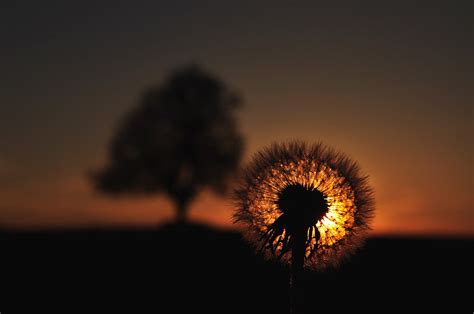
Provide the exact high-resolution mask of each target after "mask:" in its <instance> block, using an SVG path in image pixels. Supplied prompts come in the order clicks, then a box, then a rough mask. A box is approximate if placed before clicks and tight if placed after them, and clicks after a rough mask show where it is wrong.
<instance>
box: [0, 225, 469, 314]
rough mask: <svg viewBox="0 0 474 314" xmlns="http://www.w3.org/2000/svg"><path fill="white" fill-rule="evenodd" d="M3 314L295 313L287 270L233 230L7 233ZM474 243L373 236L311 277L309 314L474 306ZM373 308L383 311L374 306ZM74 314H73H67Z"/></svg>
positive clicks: (2, 237) (3, 237)
mask: <svg viewBox="0 0 474 314" xmlns="http://www.w3.org/2000/svg"><path fill="white" fill-rule="evenodd" d="M0 248H1V260H0V263H1V274H0V275H1V277H0V278H1V285H2V291H4V292H3V293H2V294H3V296H2V298H1V299H0V300H1V301H2V302H0V303H1V304H2V305H3V306H6V307H8V308H11V309H13V310H19V309H21V308H22V307H24V306H28V307H31V306H32V305H33V306H34V307H35V308H37V309H40V308H45V307H47V308H50V307H51V306H53V307H58V306H62V305H61V304H68V306H69V307H70V308H76V306H80V307H84V306H86V307H91V310H90V311H91V312H94V310H92V309H93V308H95V306H96V305H97V302H98V303H100V304H102V305H104V304H105V305H107V306H111V307H117V306H122V305H124V304H127V305H132V306H134V307H135V308H136V309H135V310H134V313H140V312H143V311H141V310H140V309H145V308H147V309H149V310H154V311H155V312H158V313H179V312H183V313H206V312H209V311H219V312H221V313H229V312H240V313H256V312H260V313H288V272H287V269H286V268H285V267H283V266H280V265H278V264H275V263H272V262H268V261H264V260H262V259H261V258H260V257H258V256H255V255H254V253H253V251H252V250H251V248H249V247H248V246H247V244H246V243H245V242H244V241H242V239H241V236H240V235H239V234H238V233H235V232H227V231H218V230H214V229H210V228H208V227H205V226H201V225H193V224H174V225H165V226H163V227H161V228H159V229H155V230H153V229H148V230H116V229H111V230H82V231H64V232H61V231H55V232H27V233H22V232H0ZM473 248H474V241H473V239H441V238H440V239H432V238H418V239H417V238H403V237H401V238H371V239H369V240H368V242H367V245H366V246H365V247H364V248H363V249H362V250H361V251H360V252H359V254H357V256H355V257H354V258H352V259H351V261H350V263H346V264H344V265H343V266H342V267H341V268H340V269H338V270H336V271H329V272H326V273H324V274H321V273H319V274H318V273H312V274H308V276H307V278H306V280H305V283H304V285H305V293H306V302H305V304H306V307H307V310H308V313H313V312H314V313H317V312H320V310H321V309H322V308H326V307H330V308H333V309H334V310H336V312H339V311H341V310H343V309H344V308H352V309H354V308H360V309H363V310H364V309H370V308H373V309H378V310H382V309H380V308H379V307H380V306H379V305H378V304H383V307H384V308H385V309H391V308H393V307H395V308H396V307H398V308H400V307H403V308H405V309H409V308H411V305H410V303H412V302H413V303H414V304H415V305H416V306H418V307H420V308H422V309H425V310H426V309H427V308H433V307H438V306H450V307H454V308H457V307H464V308H467V309H472V308H473V305H474V304H473V299H472V282H473V280H472V279H473V276H472V271H471V268H472V265H473V258H472V256H471V253H472V252H473ZM375 300H376V301H377V303H375ZM66 312H67V311H66Z"/></svg>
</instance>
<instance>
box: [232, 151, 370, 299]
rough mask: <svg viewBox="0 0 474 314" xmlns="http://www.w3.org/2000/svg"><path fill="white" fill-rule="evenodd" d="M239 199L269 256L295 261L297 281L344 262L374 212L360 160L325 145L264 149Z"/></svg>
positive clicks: (254, 238) (255, 240)
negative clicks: (308, 273)
mask: <svg viewBox="0 0 474 314" xmlns="http://www.w3.org/2000/svg"><path fill="white" fill-rule="evenodd" d="M235 199H236V201H237V206H238V210H237V212H236V213H235V215H234V217H235V220H236V221H240V222H243V223H244V224H245V225H246V227H247V229H246V230H247V231H246V233H245V236H246V238H247V239H248V240H249V241H250V242H251V243H252V244H253V245H254V246H255V248H256V249H257V250H258V251H259V252H262V253H263V254H264V255H265V256H266V257H268V258H276V259H278V260H280V261H282V262H283V263H289V264H290V265H291V268H290V271H291V281H292V282H293V285H292V286H295V284H296V282H295V281H297V280H298V278H297V277H298V276H299V275H298V274H299V273H301V271H302V269H303V268H306V269H313V270H314V269H316V270H322V269H324V268H327V267H329V266H337V265H338V264H339V263H340V262H341V261H342V260H344V258H345V257H347V256H349V255H351V254H352V253H353V252H354V251H355V250H356V249H357V248H358V247H359V246H360V245H361V244H362V242H363V239H364V238H365V236H366V234H367V231H368V229H369V223H370V221H371V218H372V217H373V210H374V200H373V192H372V189H371V188H370V186H369V185H368V182H367V177H366V176H361V175H360V174H359V166H358V165H357V163H356V162H354V161H352V160H351V159H349V158H348V157H347V156H345V155H344V154H342V153H339V152H336V151H335V150H333V149H331V148H329V147H327V146H325V145H323V144H321V143H319V144H314V145H307V144H305V143H302V142H291V143H285V144H273V145H272V146H271V147H269V148H267V149H265V150H263V151H261V152H259V153H258V154H257V155H256V156H255V158H254V159H253V160H252V161H251V162H250V164H249V165H248V166H247V168H246V169H245V170H244V172H243V178H242V182H241V185H240V187H238V188H237V190H236V191H235ZM293 298H294V297H293ZM293 302H298V301H297V300H296V301H295V300H293Z"/></svg>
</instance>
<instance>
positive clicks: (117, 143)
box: [93, 65, 243, 221]
mask: <svg viewBox="0 0 474 314" xmlns="http://www.w3.org/2000/svg"><path fill="white" fill-rule="evenodd" d="M239 104H240V98H239V97H238V95H237V94H235V93H234V92H232V91H231V90H229V89H228V87H227V86H226V85H225V84H224V83H223V82H222V81H221V80H220V79H218V78H217V77H215V76H213V75H211V74H209V73H206V72H205V71H203V70H202V69H201V68H199V67H198V66H196V65H191V66H186V67H183V68H179V69H177V70H176V71H174V72H173V73H171V75H170V76H169V77H168V79H167V81H166V82H165V83H164V84H163V85H162V86H155V87H152V88H150V89H149V90H148V91H146V92H145V93H144V95H143V97H142V99H141V102H140V104H139V106H138V107H137V108H135V109H133V110H132V111H131V112H130V113H129V114H128V115H127V116H126V117H125V118H124V119H123V121H122V122H121V124H120V126H119V128H118V132H117V133H116V135H115V137H114V138H113V140H112V142H111V144H110V147H109V151H108V157H109V158H108V163H107V165H106V166H105V167H104V168H103V169H101V170H99V171H97V172H96V173H94V174H93V178H94V183H95V186H96V188H97V189H98V190H99V191H102V192H105V193H108V194H113V195H118V194H153V193H160V192H163V193H166V194H167V195H168V196H169V197H170V198H171V199H172V200H173V201H174V203H175V205H176V209H177V217H178V220H179V221H183V220H184V219H185V217H186V212H187V209H188V206H189V204H190V202H191V200H192V199H193V198H194V197H195V196H196V194H197V193H198V192H199V190H200V189H201V188H204V187H208V188H211V189H212V190H214V191H216V192H218V193H223V192H225V191H226V190H227V189H226V187H227V184H226V183H227V179H228V178H229V176H230V175H232V174H233V173H234V171H236V170H237V167H238V164H239V161H240V157H241V153H242V147H243V139H242V136H241V135H240V133H239V132H238V129H237V125H236V121H235V117H234V114H235V109H236V108H237V107H238V105H239Z"/></svg>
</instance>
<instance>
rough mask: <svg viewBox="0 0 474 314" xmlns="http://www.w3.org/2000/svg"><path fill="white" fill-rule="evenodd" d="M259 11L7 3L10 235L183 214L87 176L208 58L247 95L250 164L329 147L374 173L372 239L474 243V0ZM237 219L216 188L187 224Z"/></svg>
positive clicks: (1, 196)
mask: <svg viewBox="0 0 474 314" xmlns="http://www.w3.org/2000/svg"><path fill="white" fill-rule="evenodd" d="M256 2H258V1H249V2H244V1H213V2H210V1H149V2H148V4H146V5H144V4H139V3H138V2H135V1H129V2H125V1H113V2H112V1H111V2H109V3H108V4H105V1H104V2H102V3H100V4H99V3H95V2H90V3H86V2H84V1H75V2H74V3H75V4H73V2H72V1H71V2H63V1H22V2H10V3H9V4H2V9H1V10H0V19H1V20H2V27H1V28H0V38H1V42H2V43H1V46H2V48H1V58H0V66H1V71H0V77H1V82H2V88H1V93H0V117H1V123H0V227H3V228H32V227H35V228H47V227H64V226H67V227H79V226H101V225H107V226H114V225H130V226H136V225H154V224H157V223H160V222H162V221H164V220H166V219H170V218H172V217H173V214H174V212H173V208H172V204H171V203H170V202H169V200H167V199H166V197H165V196H158V197H156V198H145V199H140V198H120V199H111V198H108V197H105V196H102V195H98V194H97V193H95V192H94V191H93V190H92V187H91V185H90V182H89V181H88V179H87V177H86V174H87V172H88V171H90V170H91V169H94V168H97V166H98V165H101V164H102V163H103V162H104V161H105V157H106V155H105V153H106V146H107V144H108V142H109V140H110V138H111V136H112V134H113V133H114V130H115V127H116V123H117V121H118V119H120V118H121V117H122V116H123V114H124V113H125V112H126V111H128V110H129V109H130V108H132V107H133V106H135V105H136V104H137V101H138V98H139V95H140V94H141V92H142V91H143V90H144V89H145V88H147V87H149V86H151V85H153V84H160V83H161V82H162V81H163V79H164V78H165V76H166V75H167V73H168V72H169V71H170V70H172V69H173V68H175V67H176V66H180V65H183V64H187V63H189V62H197V63H199V64H201V65H202V66H203V67H205V68H206V69H207V70H208V71H210V72H212V73H215V74H216V75H218V76H219V77H221V78H222V79H223V80H225V81H226V82H227V83H228V84H229V85H230V86H232V87H234V88H235V89H236V90H238V91H239V92H240V93H241V94H242V96H243V97H244V100H245V106H244V107H243V108H242V110H241V111H240V113H239V119H240V126H241V129H242V131H243V133H244V134H245V137H246V151H245V158H244V159H245V160H248V159H249V158H250V157H251V156H252V154H253V153H255V152H256V151H257V150H258V149H260V148H262V147H264V146H266V145H268V144H270V143H271V142H273V141H282V140H291V139H303V140H306V141H309V142H312V141H323V142H325V143H327V144H329V145H331V146H334V147H336V148H338V149H339V150H342V151H344V152H346V153H347V154H348V155H350V156H351V157H353V158H354V159H356V160H358V161H359V163H360V165H361V167H362V169H363V171H364V172H365V173H367V174H369V175H370V182H371V184H372V185H373V186H374V188H375V190H376V194H375V197H376V202H377V213H376V219H375V221H374V232H375V233H380V234H391V233H397V234H400V233H401V234H412V233H417V234H419V233H421V234H438V233H441V234H470V235H472V234H474V215H473V203H474V202H473V201H474V198H473V193H472V192H473V178H474V170H473V147H474V146H473V141H472V135H473V134H474V132H473V131H474V130H473V126H472V120H473V117H474V116H473V110H472V107H473V96H474V95H473V73H474V67H473V65H474V62H473V56H474V40H473V35H474V34H473V28H474V27H473V22H472V21H473V15H474V8H473V3H472V1H423V2H421V1H347V2H345V3H344V4H342V3H339V4H340V5H339V6H336V5H334V6H330V7H328V6H327V5H328V3H331V2H327V1H326V2H321V3H324V5H319V4H317V3H318V2H317V1H308V2H298V5H296V4H295V3H294V2H290V1H286V2H278V1H268V2H263V1H262V2H258V3H256ZM245 160H244V161H245ZM232 212H233V208H232V203H231V202H229V201H226V200H223V199H218V198H217V197H215V196H213V195H212V194H210V193H208V192H204V193H203V194H202V195H201V196H200V197H199V198H198V199H197V200H196V201H195V202H194V203H193V206H192V208H191V211H190V215H191V218H193V219H194V220H196V221H202V222H205V223H211V224H213V225H217V226H222V227H232V218H231V217H232Z"/></svg>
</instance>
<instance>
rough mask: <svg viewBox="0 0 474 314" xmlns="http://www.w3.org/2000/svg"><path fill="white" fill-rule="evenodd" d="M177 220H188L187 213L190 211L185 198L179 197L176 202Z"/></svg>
mask: <svg viewBox="0 0 474 314" xmlns="http://www.w3.org/2000/svg"><path fill="white" fill-rule="evenodd" d="M176 210H177V212H176V221H177V222H178V223H184V222H186V216H187V215H186V214H187V212H188V202H187V201H186V200H184V199H178V200H177V202H176Z"/></svg>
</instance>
